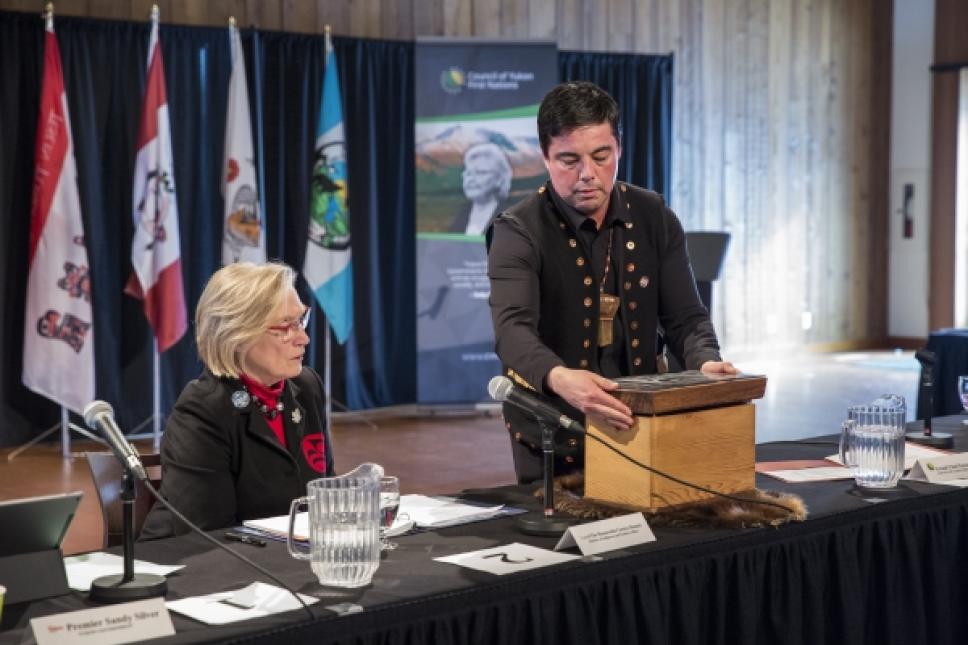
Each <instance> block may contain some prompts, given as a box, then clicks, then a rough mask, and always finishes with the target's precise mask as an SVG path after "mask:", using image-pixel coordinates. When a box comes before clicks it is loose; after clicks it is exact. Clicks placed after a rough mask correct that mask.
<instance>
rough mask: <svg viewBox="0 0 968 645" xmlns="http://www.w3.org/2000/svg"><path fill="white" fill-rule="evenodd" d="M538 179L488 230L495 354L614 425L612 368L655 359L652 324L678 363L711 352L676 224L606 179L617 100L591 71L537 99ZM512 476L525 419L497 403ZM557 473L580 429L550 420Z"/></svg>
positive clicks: (527, 460) (524, 448)
mask: <svg viewBox="0 0 968 645" xmlns="http://www.w3.org/2000/svg"><path fill="white" fill-rule="evenodd" d="M538 138H539V141H540V144H541V150H542V153H543V155H544V162H545V166H546V168H547V169H548V174H549V176H550V181H548V183H547V184H545V185H544V186H542V187H541V188H540V189H538V191H537V193H536V194H534V195H533V196H532V197H531V198H529V199H526V200H524V201H523V202H521V203H519V204H517V205H515V206H514V207H512V208H511V209H510V210H508V211H506V212H505V213H502V214H501V215H500V216H499V217H498V218H497V219H496V220H495V222H494V223H493V225H492V226H491V228H490V229H489V231H488V235H487V241H488V275H489V277H490V280H491V297H490V303H491V315H492V318H493V322H494V331H495V336H496V339H497V354H498V356H499V357H500V358H501V361H502V363H503V364H504V367H505V370H506V371H507V373H508V375H509V376H510V377H511V378H512V379H514V380H515V381H516V382H517V383H518V385H520V386H523V387H527V388H531V389H533V390H535V391H537V392H539V393H541V394H545V395H547V396H549V397H551V399H552V401H553V402H554V403H555V404H556V405H557V406H558V407H559V408H560V409H561V411H562V412H563V413H565V414H568V415H571V416H576V417H579V418H581V416H582V415H591V416H593V417H595V418H596V420H597V421H598V422H599V423H604V424H608V425H610V426H612V427H614V428H616V429H620V430H626V429H628V428H630V427H631V425H632V423H633V419H632V413H631V411H630V410H629V408H628V407H627V406H626V405H624V404H623V403H622V402H620V401H619V400H618V399H616V398H615V397H613V396H612V395H610V394H609V392H610V391H613V390H614V389H615V388H616V387H617V384H616V383H615V382H614V381H612V380H611V379H613V378H616V377H619V376H625V375H634V374H650V373H654V372H656V371H657V369H658V364H657V357H656V343H657V335H658V333H659V332H660V330H661V332H662V334H663V336H664V338H665V341H666V343H667V344H668V346H669V348H670V351H672V353H673V354H674V355H675V356H676V357H677V358H679V359H681V360H680V363H681V364H683V365H684V366H685V367H686V369H701V370H702V371H704V372H707V373H715V372H720V373H729V374H732V373H735V372H736V369H735V368H734V367H733V365H732V364H731V363H728V362H723V360H722V357H721V356H720V354H719V344H718V342H717V340H716V334H715V331H714V330H713V327H712V323H711V322H710V320H709V312H708V311H707V310H706V308H705V307H704V306H703V304H702V302H701V301H700V299H699V295H698V293H697V291H696V284H695V280H694V278H693V275H692V268H691V267H690V265H689V257H688V255H687V253H686V247H685V235H684V233H683V230H682V225H681V224H680V223H679V220H678V218H677V217H676V216H675V214H674V213H673V212H672V211H671V210H670V209H669V208H668V207H667V206H666V205H665V202H664V200H663V199H662V197H661V196H659V195H658V194H656V193H654V192H652V191H649V190H645V189H642V188H638V187H635V186H632V185H629V184H625V183H617V182H616V181H615V179H616V173H617V171H618V160H619V157H620V156H621V146H620V144H619V141H620V139H621V131H620V127H619V122H618V106H617V105H616V104H615V101H614V100H613V99H612V97H611V96H609V95H608V94H607V93H605V92H604V91H603V90H602V89H601V88H599V87H597V86H596V85H594V84H592V83H586V82H570V83H564V84H562V85H559V86H558V87H556V88H555V89H553V90H552V91H551V92H549V93H548V95H547V96H545V98H544V100H543V101H542V103H541V107H540V108H539V111H538ZM504 416H505V421H506V424H507V427H508V430H509V432H510V433H511V437H512V450H513V455H514V465H515V471H516V472H517V476H518V480H519V481H522V482H526V481H533V480H535V479H538V478H540V477H541V451H540V435H539V432H538V429H537V427H536V423H535V421H534V419H533V418H531V417H529V416H528V415H526V414H524V413H521V412H519V411H518V410H517V409H515V408H513V407H511V406H508V405H505V408H504ZM556 443H557V448H556V453H557V454H556V457H557V459H558V462H557V463H556V465H555V472H556V474H563V473H565V472H568V471H571V470H576V469H579V468H581V467H582V466H583V442H582V438H581V437H580V436H576V435H570V434H569V433H567V432H564V431H559V432H558V433H557V437H556Z"/></svg>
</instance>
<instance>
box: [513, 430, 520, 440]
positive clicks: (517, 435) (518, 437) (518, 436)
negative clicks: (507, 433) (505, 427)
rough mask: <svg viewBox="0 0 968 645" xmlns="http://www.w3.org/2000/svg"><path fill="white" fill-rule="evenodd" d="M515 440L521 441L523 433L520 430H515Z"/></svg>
mask: <svg viewBox="0 0 968 645" xmlns="http://www.w3.org/2000/svg"><path fill="white" fill-rule="evenodd" d="M514 440H515V441H521V433H520V432H515V433H514Z"/></svg>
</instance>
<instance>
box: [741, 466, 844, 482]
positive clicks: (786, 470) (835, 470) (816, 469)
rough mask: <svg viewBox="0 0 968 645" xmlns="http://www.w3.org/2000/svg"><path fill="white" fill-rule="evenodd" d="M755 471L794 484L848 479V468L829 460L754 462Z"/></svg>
mask: <svg viewBox="0 0 968 645" xmlns="http://www.w3.org/2000/svg"><path fill="white" fill-rule="evenodd" d="M756 472H758V473H763V474H764V475H769V476H770V477H775V478H776V479H779V480H780V481H785V482H790V483H794V484H802V483H805V482H823V481H836V480H838V479H850V478H851V477H852V475H851V474H850V469H849V468H847V467H845V466H838V465H836V464H832V463H830V462H829V461H824V460H811V461H767V462H761V463H757V464H756Z"/></svg>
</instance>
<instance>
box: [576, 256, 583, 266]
mask: <svg viewBox="0 0 968 645" xmlns="http://www.w3.org/2000/svg"><path fill="white" fill-rule="evenodd" d="M575 264H577V265H578V266H580V267H583V266H585V258H578V259H577V260H575Z"/></svg>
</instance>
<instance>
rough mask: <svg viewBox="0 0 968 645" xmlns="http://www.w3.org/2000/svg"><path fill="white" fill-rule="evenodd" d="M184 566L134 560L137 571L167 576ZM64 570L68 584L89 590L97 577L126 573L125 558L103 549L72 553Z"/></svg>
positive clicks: (65, 562)
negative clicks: (79, 553)
mask: <svg viewBox="0 0 968 645" xmlns="http://www.w3.org/2000/svg"><path fill="white" fill-rule="evenodd" d="M184 568H185V565H184V564H174V565H166V564H154V563H151V562H145V561H143V560H135V561H134V572H135V573H153V574H155V575H159V576H167V575H168V574H171V573H174V572H175V571H180V570H182V569H184ZM64 570H65V571H66V572H67V586H69V587H70V588H71V589H76V590H77V591H88V590H89V589H90V588H91V583H92V582H94V581H95V580H96V579H97V578H100V577H101V576H112V575H120V574H122V573H124V558H122V557H121V556H119V555H112V554H110V553H104V552H103V551H96V552H94V553H85V554H83V555H72V556H70V557H67V558H64Z"/></svg>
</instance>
